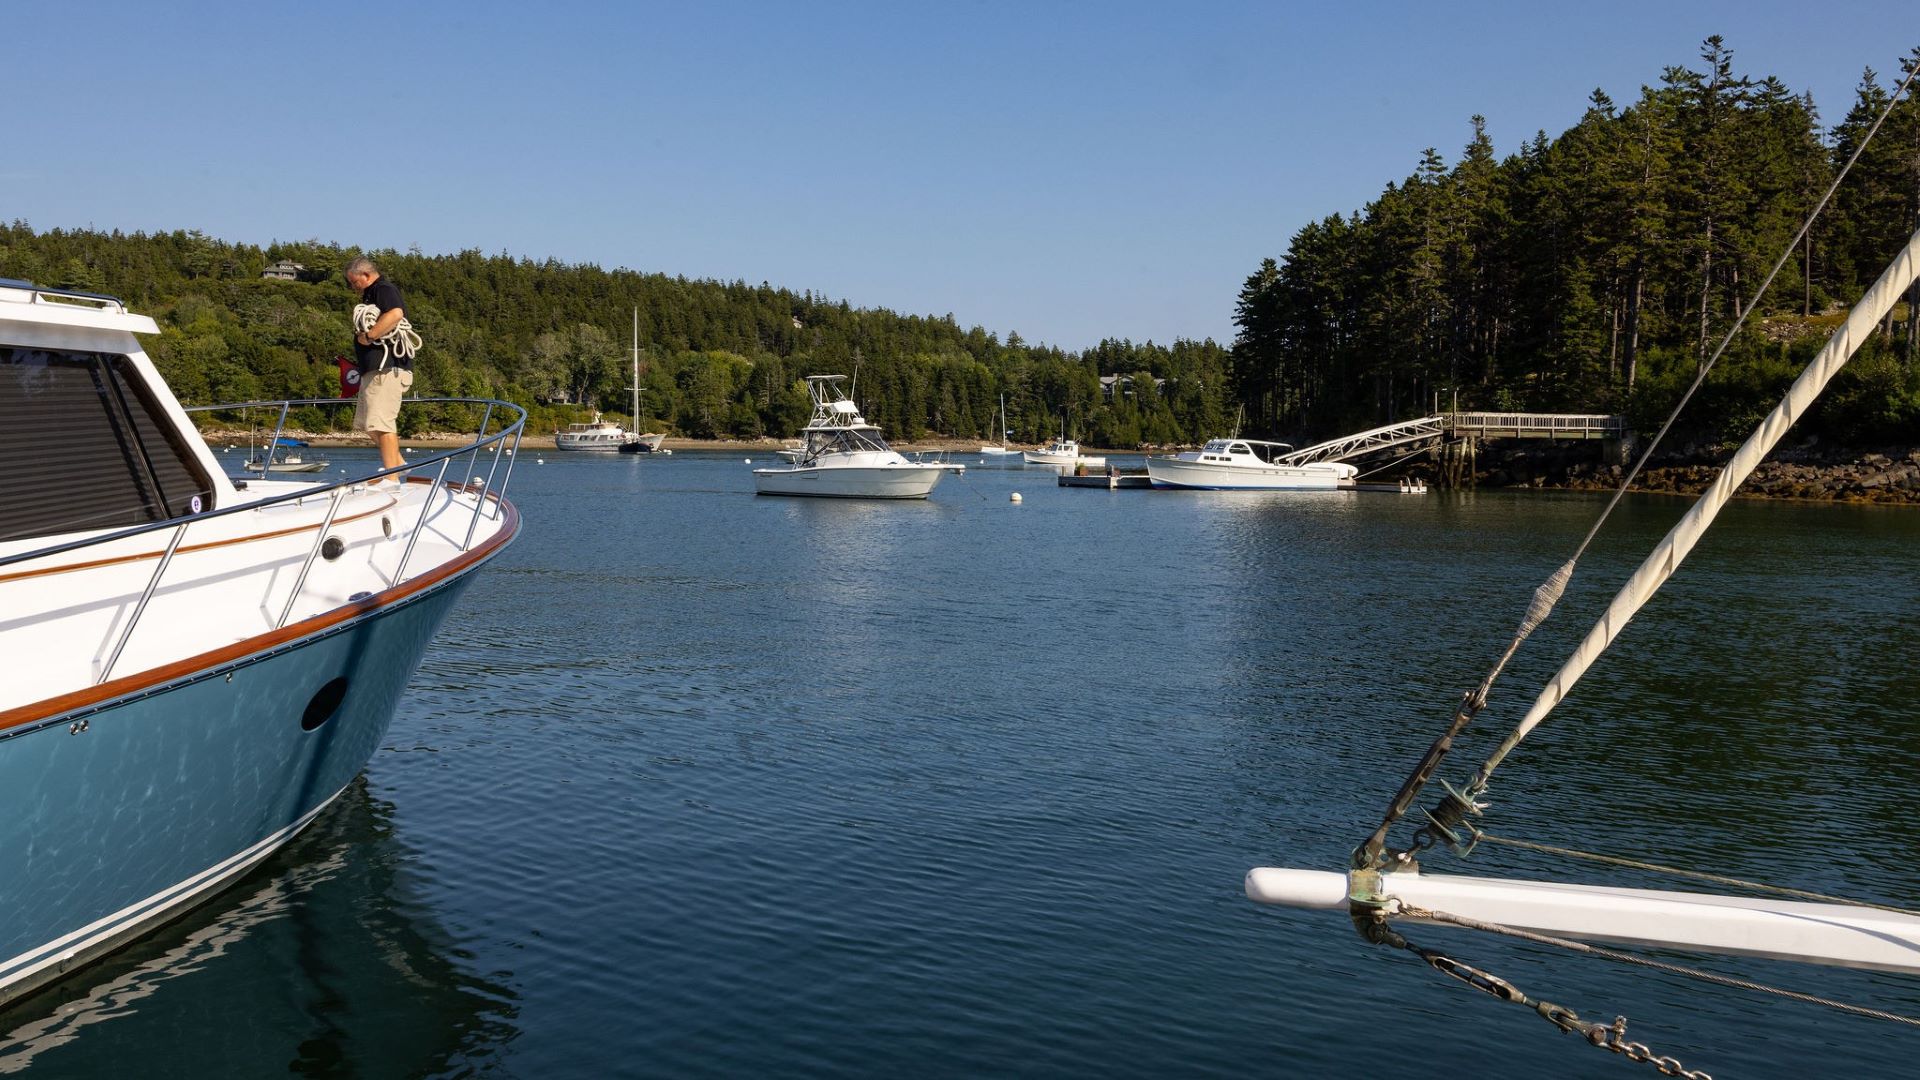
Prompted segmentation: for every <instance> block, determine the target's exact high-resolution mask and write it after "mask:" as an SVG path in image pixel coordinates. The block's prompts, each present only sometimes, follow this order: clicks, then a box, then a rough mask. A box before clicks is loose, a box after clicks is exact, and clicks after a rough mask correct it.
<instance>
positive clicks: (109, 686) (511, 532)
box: [0, 494, 520, 732]
mask: <svg viewBox="0 0 1920 1080" xmlns="http://www.w3.org/2000/svg"><path fill="white" fill-rule="evenodd" d="M488 497H489V498H492V499H494V501H495V502H496V503H498V504H499V506H500V507H501V509H502V510H503V511H504V518H503V520H502V522H501V527H500V528H499V529H498V530H497V531H495V533H494V534H493V536H492V537H490V538H488V539H487V540H486V541H485V542H483V543H481V544H480V545H478V546H476V547H475V548H474V549H473V550H471V551H468V552H466V553H464V554H462V555H460V556H458V557H457V558H454V559H452V560H449V561H448V562H446V563H444V564H442V565H441V566H438V567H436V568H434V569H433V570H431V571H429V572H427V573H425V574H422V575H420V576H419V577H414V578H408V579H407V580H406V581H405V582H403V583H401V584H399V585H394V586H391V587H389V588H386V589H383V590H381V591H380V592H377V593H375V594H373V595H372V596H369V597H367V598H366V599H365V600H358V601H354V602H352V603H348V604H342V605H341V606H339V607H337V608H334V609H332V610H331V611H323V612H321V613H320V614H318V615H315V616H313V617H311V618H308V619H304V620H302V621H300V622H297V623H294V624H293V625H291V626H285V627H282V628H280V629H279V630H274V631H271V632H269V633H265V634H260V635H257V636H255V637H250V638H247V639H246V640H244V641H238V642H235V643H234V644H232V645H228V646H225V647H223V648H219V649H215V650H213V651H211V652H204V653H197V654H195V655H193V656H189V657H186V658H184V659H181V660H177V661H174V662H173V663H171V664H166V665H163V666H161V667H157V668H150V669H148V670H146V671H141V672H136V673H134V674H132V675H126V676H122V677H121V678H118V679H114V680H113V681H112V682H106V683H102V684H100V685H99V686H89V687H87V688H86V689H84V690H76V691H73V692H72V693H68V694H62V695H60V696H59V697H51V698H45V699H42V700H40V701H36V702H33V703H32V704H29V705H22V706H19V707H17V708H13V709H8V710H6V711H4V712H0V732H4V731H6V730H8V729H9V728H16V727H20V726H23V725H26V724H32V723H35V722H37V721H43V720H46V719H48V718H50V717H55V716H59V715H61V714H62V713H66V712H71V711H73V710H75V709H83V708H86V707H88V706H90V705H97V704H100V703H101V702H104V701H110V700H112V699H114V698H117V697H124V696H129V695H133V694H138V693H139V692H140V691H142V690H146V689H149V688H151V687H154V686H157V685H160V684H162V683H169V682H173V681H175V680H177V679H180V678H183V677H185V676H188V675H191V674H193V673H195V672H198V671H202V670H205V669H207V668H214V667H219V666H220V665H222V664H226V663H229V662H231V661H234V660H239V659H242V658H244V657H247V656H250V655H252V654H254V653H259V652H266V651H268V650H270V649H273V648H275V647H277V646H280V645H284V644H286V643H287V642H289V641H295V640H298V639H300V638H303V637H309V636H312V635H314V634H317V633H319V632H320V631H323V630H326V629H328V628H330V627H333V626H337V625H339V624H341V623H344V622H349V621H351V620H354V619H358V618H361V617H363V616H365V615H368V614H370V613H373V612H377V611H379V610H380V609H382V608H386V607H391V606H393V605H394V604H396V603H398V602H399V601H401V600H404V599H406V598H408V597H410V596H413V595H415V594H416V593H421V592H425V591H426V590H428V589H431V588H433V587H435V586H438V585H440V584H442V583H443V582H447V581H450V580H452V579H454V578H456V577H458V576H460V575H461V574H462V573H464V572H466V571H467V570H469V569H471V568H473V567H476V566H478V565H479V564H480V563H482V562H485V561H486V560H487V559H489V558H492V557H493V556H494V555H495V554H496V553H498V552H499V550H500V549H501V548H503V547H505V546H506V545H507V542H508V541H510V540H512V539H513V538H514V536H515V535H516V534H517V533H519V531H520V512H519V511H518V510H516V509H514V506H513V504H512V503H510V502H507V501H505V500H504V499H500V498H499V497H498V496H494V495H492V494H489V495H488Z"/></svg>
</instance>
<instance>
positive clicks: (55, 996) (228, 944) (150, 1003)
mask: <svg viewBox="0 0 1920 1080" xmlns="http://www.w3.org/2000/svg"><path fill="white" fill-rule="evenodd" d="M392 813H393V808H392V806H391V804H388V803H386V802H384V801H382V800H380V799H377V798H375V797H373V796H372V795H371V794H369V793H368V791H367V788H366V783H365V781H364V780H356V781H355V782H354V783H353V784H351V785H350V786H349V787H348V788H347V790H346V791H345V792H343V793H342V794H341V796H340V797H339V799H338V800H336V801H335V804H334V806H333V808H332V809H331V810H330V811H329V812H328V813H326V814H323V815H321V816H320V818H319V819H317V820H316V821H315V822H314V823H313V825H312V826H311V827H309V828H308V829H307V831H306V832H304V833H303V834H301V835H300V836H299V837H297V838H295V839H294V840H293V841H292V842H291V843H290V844H288V845H287V847H286V849H285V850H284V851H282V852H281V853H280V854H279V855H277V856H275V857H274V858H272V859H269V860H268V861H267V862H266V863H265V864H263V865H262V866H261V867H260V868H258V869H257V870H255V871H254V872H253V873H252V874H250V875H248V876H247V877H246V878H244V879H243V880H241V881H240V882H239V883H238V884H236V885H235V886H234V887H233V888H232V889H231V890H229V891H228V892H226V893H225V894H223V895H222V896H221V897H220V898H219V899H217V900H215V901H214V902H213V903H212V904H209V905H207V906H205V907H202V908H199V909H197V910H196V911H194V912H193V913H191V914H190V915H188V916H187V917H186V918H184V919H182V920H180V921H179V922H176V923H174V924H172V925H170V926H168V927H166V928H165V929H163V930H161V931H159V932H157V933H155V934H153V935H151V936H150V937H148V938H147V939H145V940H143V941H140V942H138V943H136V944H135V945H132V946H130V947H128V948H125V949H122V950H120V951H119V952H117V953H115V954H113V955H112V956H110V957H108V958H107V959H105V960H103V961H101V962H98V963H96V964H93V965H91V966H89V967H86V968H84V969H82V970H81V971H79V972H78V973H76V974H74V975H71V976H68V977H67V978H66V979H64V980H62V981H60V982H56V983H53V984H50V985H49V986H48V987H47V988H46V989H44V990H43V991H42V992H40V993H39V994H36V995H34V996H33V997H30V998H27V999H25V1000H23V1001H22V1002H20V1003H19V1004H18V1005H16V1006H14V1007H12V1008H10V1009H7V1010H0V1075H11V1074H15V1073H20V1072H24V1071H27V1070H28V1069H29V1068H32V1069H33V1070H34V1072H36V1073H40V1072H44V1073H46V1074H48V1075H57V1076H91V1075H100V1076H109V1075H124V1074H125V1073H126V1071H127V1065H128V1063H129V1062H132V1061H138V1062H140V1063H141V1068H142V1070H143V1071H147V1072H155V1073H163V1074H181V1075H223V1074H224V1075H233V1076H275V1075H287V1074H293V1075H329V1076H333V1075H340V1076H423V1075H439V1074H447V1073H454V1074H466V1073H471V1072H475V1071H479V1070H480V1069H482V1068H483V1067H485V1066H486V1064H487V1063H488V1061H489V1060H490V1059H492V1058H493V1057H494V1055H495V1054H497V1053H498V1052H499V1050H500V1048H501V1047H502V1046H504V1045H505V1044H506V1043H507V1042H508V1041H509V1040H510V1039H511V1038H512V1037H513V1036H514V1035H515V1034H516V1033H517V1028H516V1026H515V1024H516V1019H517V1016H518V1013H519V1002H518V1000H517V998H516V996H515V994H514V992H513V990H512V989H510V988H509V987H507V986H505V985H503V984H502V983H500V982H499V981H497V978H498V976H497V973H496V974H495V975H493V976H490V977H482V976H480V975H477V974H475V973H473V972H469V971H464V970H462V969H461V967H460V965H459V964H458V963H457V962H456V960H455V957H457V956H458V955H459V954H460V950H459V948H458V947H457V945H456V944H455V943H454V941H453V939H452V937H451V936H450V935H449V934H447V933H446V932H445V931H444V930H443V929H442V928H441V927H440V926H439V925H438V924H437V923H436V922H435V921H434V919H433V917H432V912H431V911H430V910H429V909H428V908H427V906H426V904H425V903H424V901H423V900H422V899H421V898H419V897H418V896H417V895H411V893H412V892H413V890H412V889H411V888H410V887H409V883H408V875H404V874H402V873H401V868H402V867H410V866H415V865H417V863H415V862H414V861H413V860H414V853H413V852H411V851H410V850H409V849H408V848H407V847H406V846H405V845H404V844H403V843H402V842H400V840H398V839H397V838H396V836H395V833H394V827H393V822H392ZM220 1015H226V1016H231V1017H234V1018H235V1021H236V1022H233V1023H225V1024H223V1023H218V1022H209V1017H212V1016H220ZM108 1021H111V1022H110V1023H109V1022H108ZM183 1031H191V1032H193V1033H194V1034H193V1037H192V1038H191V1039H181V1038H179V1037H178V1033H180V1032H183Z"/></svg>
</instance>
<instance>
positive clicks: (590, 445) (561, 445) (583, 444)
mask: <svg viewBox="0 0 1920 1080" xmlns="http://www.w3.org/2000/svg"><path fill="white" fill-rule="evenodd" d="M625 441H626V440H625V438H624V437H614V438H601V437H595V436H588V437H584V438H569V437H568V436H566V435H555V436H554V437H553V448H554V449H555V450H597V451H599V452H601V453H603V454H617V453H619V452H620V444H621V443H622V442H625Z"/></svg>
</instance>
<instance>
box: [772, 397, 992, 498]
mask: <svg viewBox="0 0 1920 1080" xmlns="http://www.w3.org/2000/svg"><path fill="white" fill-rule="evenodd" d="M845 379H846V376H845V375H809V376H807V394H808V395H809V396H810V397H812V399H813V418H812V419H811V420H810V421H808V423H807V426H806V427H805V428H804V429H802V430H801V432H800V435H801V439H802V444H801V445H800V446H798V447H795V448H793V449H791V450H786V451H782V452H781V456H783V457H786V458H787V459H789V460H790V461H791V462H792V464H791V465H786V466H780V467H775V468H768V469H755V470H753V483H754V488H755V490H756V491H758V492H759V493H760V494H762V495H813V496H820V497H825V498H836V499H924V498H926V497H927V496H928V495H929V494H931V493H932V492H933V488H934V485H935V484H938V483H939V482H940V477H942V476H943V475H945V474H947V473H949V472H964V471H965V469H966V467H965V466H964V465H949V464H945V463H936V462H922V461H908V460H907V459H906V458H904V457H901V456H900V455H899V454H898V453H896V452H895V451H894V450H893V448H892V447H889V446H888V445H887V441H886V440H885V439H883V438H881V436H880V428H879V426H878V425H876V424H869V423H867V420H866V418H865V417H863V416H861V415H860V409H859V407H858V406H856V405H854V403H853V400H852V399H851V398H849V397H847V395H846V393H845V392H844V391H843V390H842V389H841V386H840V384H841V383H842V382H843V381H845Z"/></svg>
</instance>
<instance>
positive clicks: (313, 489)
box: [0, 398, 527, 685]
mask: <svg viewBox="0 0 1920 1080" xmlns="http://www.w3.org/2000/svg"><path fill="white" fill-rule="evenodd" d="M351 403H352V402H351V401H344V402H343V400H342V399H339V398H307V399H299V400H287V401H246V402H239V403H236V404H231V405H202V406H196V407H194V408H190V409H187V410H186V411H187V412H189V413H202V412H237V411H242V410H247V409H258V408H265V409H275V410H277V411H278V414H279V420H278V423H277V425H276V427H275V430H274V435H273V440H278V438H279V437H280V432H281V431H283V430H285V427H286V418H287V414H288V412H289V411H291V410H292V409H293V408H295V407H307V406H315V407H329V406H331V407H340V406H341V405H343V404H351ZM407 404H408V405H409V406H418V405H473V406H483V407H484V411H483V412H482V414H481V418H480V423H479V425H478V427H477V428H476V429H475V430H474V434H473V437H472V438H471V439H470V440H469V441H468V442H467V443H466V444H465V445H463V446H459V447H454V448H451V449H446V450H440V451H437V452H434V453H430V454H428V455H427V456H426V457H424V458H420V459H418V460H415V461H410V462H407V463H405V464H402V465H398V466H395V467H393V468H391V469H381V470H379V471H378V472H370V473H364V474H361V475H358V476H350V477H346V478H344V479H340V480H334V481H316V482H314V483H311V484H308V483H301V484H299V486H298V488H297V489H296V490H293V491H289V492H287V493H285V494H282V495H273V496H269V497H266V498H261V499H245V500H242V501H239V502H236V503H235V504H234V505H232V506H226V507H217V508H215V509H213V510H206V511H202V512H200V513H197V514H189V515H186V516H184V517H175V518H168V519H166V520H164V521H151V522H147V523H146V524H144V525H136V526H134V527H132V528H128V529H120V530H117V531H114V532H110V533H106V534H103V535H100V536H92V537H87V538H85V539H81V540H72V541H68V542H66V543H61V544H52V545H48V546H46V547H41V548H35V549H33V550H31V551H23V552H19V553H16V554H13V555H8V556H4V557H0V571H3V570H5V569H6V568H7V567H11V566H18V565H21V564H25V563H31V562H36V561H39V560H43V559H49V558H53V557H55V556H58V555H64V554H67V553H69V552H74V551H80V550H84V549H86V548H96V547H101V546H104V545H107V544H113V543H117V542H119V541H121V540H126V539H129V538H132V537H136V536H144V535H147V534H149V533H155V534H157V533H161V532H166V531H169V530H170V531H171V535H170V536H169V537H168V539H167V544H166V549H165V551H164V552H162V553H161V555H160V560H159V563H158V565H156V566H155V567H154V570H153V574H152V576H151V577H150V578H149V579H148V581H147V585H146V589H145V591H144V592H143V593H142V594H141V596H140V599H139V601H138V602H137V603H136V604H135V606H134V610H133V613H132V615H131V616H130V617H129V618H128V619H127V623H126V626H124V627H123V628H122V629H121V631H120V635H119V638H118V639H117V640H116V641H115V643H114V646H113V649H112V651H111V652H110V653H109V654H108V657H107V661H106V663H105V664H104V665H103V666H102V668H101V671H100V675H99V677H98V678H96V679H95V680H94V682H95V685H98V684H100V683H104V682H106V681H107V680H108V679H109V678H111V677H112V674H113V667H114V664H115V663H116V662H118V660H119V659H120V654H121V652H122V651H123V650H124V649H125V648H126V645H127V641H128V640H129V639H130V638H132V636H133V631H134V628H135V627H136V626H138V625H139V622H140V616H141V615H142V614H143V613H144V612H145V611H146V608H147V604H148V602H149V601H151V600H152V599H153V596H154V594H155V593H156V592H157V591H158V590H159V587H160V582H161V580H162V579H163V578H165V576H166V573H167V569H168V567H170V566H171V565H172V563H173V558H174V555H175V553H176V552H177V551H178V550H179V549H180V546H181V541H182V539H184V538H185V536H186V533H187V530H188V528H190V527H191V526H193V525H196V524H199V523H201V522H205V521H209V520H212V519H214V518H222V517H226V516H228V515H230V514H238V513H243V512H252V511H255V510H259V509H261V508H262V507H267V506H273V505H276V504H279V503H285V502H294V501H297V500H304V499H312V498H314V497H315V496H316V495H326V496H327V497H328V499H329V504H328V507H327V514H326V522H327V523H328V524H330V523H331V522H332V521H333V518H334V515H335V513H336V512H337V511H338V509H339V505H340V500H341V498H342V497H343V496H344V495H345V494H346V493H347V492H348V491H349V490H351V489H353V488H355V487H359V486H361V485H364V484H366V483H367V482H368V481H371V480H378V479H381V478H383V477H387V476H392V475H394V474H396V473H402V472H407V471H417V470H422V469H425V468H428V467H431V466H432V465H433V464H434V463H436V462H438V463H439V466H440V468H439V471H438V473H437V474H436V475H435V477H434V483H433V488H432V490H433V491H434V492H446V494H447V497H448V500H449V502H451V500H452V499H453V498H454V497H455V495H456V493H470V494H473V495H474V506H473V518H472V520H471V521H469V522H468V524H467V532H466V535H465V537H464V538H462V540H461V543H460V550H461V551H467V550H469V549H470V548H472V546H473V537H474V533H475V532H477V531H478V529H479V527H480V522H481V521H483V520H498V519H499V516H500V515H501V514H503V513H504V510H502V509H501V504H502V503H503V502H504V500H505V499H506V493H507V485H508V483H509V482H510V481H511V480H512V479H513V457H514V455H513V454H512V453H510V452H509V453H504V454H503V453H502V451H513V450H517V449H518V448H519V445H520V437H521V434H522V432H523V431H524V430H525V428H526V424H527V411H526V410H525V409H523V408H521V407H520V406H518V405H515V404H513V403H512V402H507V401H495V400H491V399H488V398H408V399H407ZM496 413H502V414H504V416H505V417H506V418H505V419H503V420H502V423H501V427H500V429H499V430H498V431H494V432H492V433H491V434H489V433H488V429H489V428H490V427H492V426H493V421H494V416H495V414H496ZM272 445H273V441H269V443H268V446H269V447H271V446H272ZM482 455H486V456H488V457H490V459H491V460H490V462H489V464H488V466H487V473H486V477H485V479H484V480H483V481H482V482H481V485H480V487H479V489H478V490H477V491H476V490H475V488H474V486H473V480H474V474H475V473H476V472H478V471H479V464H480V458H481V457H482ZM270 456H271V455H270V454H269V457H270ZM462 457H465V458H466V459H467V474H466V476H465V477H463V478H462V479H461V480H460V482H459V484H458V486H457V488H456V487H453V486H450V485H449V484H448V483H447V470H448V469H449V467H451V466H452V465H453V464H454V463H455V461H457V460H458V459H460V458H462ZM503 457H504V458H505V459H506V462H505V465H506V471H505V472H504V473H502V472H501V471H500V468H501V459H502V458H503ZM496 476H498V477H499V480H500V484H499V486H498V487H497V488H496V487H495V486H494V483H493V481H494V478H495V477H496ZM489 496H491V498H489ZM489 508H491V509H492V511H493V512H492V513H491V514H489V513H488V510H489ZM430 509H431V507H430V506H423V507H421V510H420V514H419V516H418V518H417V519H416V520H415V521H414V524H413V530H412V532H411V534H410V535H409V536H408V537H407V547H406V550H405V551H404V552H403V553H402V554H401V557H400V564H399V566H398V567H397V568H396V569H395V570H394V576H393V584H395V585H398V584H399V583H400V582H402V581H404V580H406V569H407V563H408V561H409V560H410V559H411V558H412V557H413V549H414V545H415V544H416V543H417V542H418V541H419V539H420V532H421V530H422V529H423V528H424V527H425V525H426V522H427V519H428V517H430V516H431V515H430V514H429V513H428V511H429V510H430ZM326 536H327V527H326V525H323V526H322V527H321V528H319V529H317V530H315V535H314V543H313V549H312V550H311V551H309V552H308V553H307V558H306V561H305V562H304V563H303V564H302V565H301V567H300V573H299V575H298V576H297V577H296V578H295V580H294V585H293V591H292V592H291V593H290V594H289V595H288V597H287V603H286V606H285V607H284V608H283V609H282V610H281V612H280V616H279V619H278V620H277V621H276V622H275V624H274V628H275V629H278V628H280V627H281V626H284V625H286V622H287V620H288V618H290V617H291V615H292V612H293V606H294V603H295V601H296V600H297V599H298V597H299V595H300V590H301V588H302V587H303V586H304V585H305V583H306V578H307V573H308V571H309V570H311V569H312V567H313V564H314V561H315V560H316V559H317V558H319V556H320V552H321V549H322V546H323V545H324V544H325V542H326ZM4 577H5V575H4V574H0V578H4Z"/></svg>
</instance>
